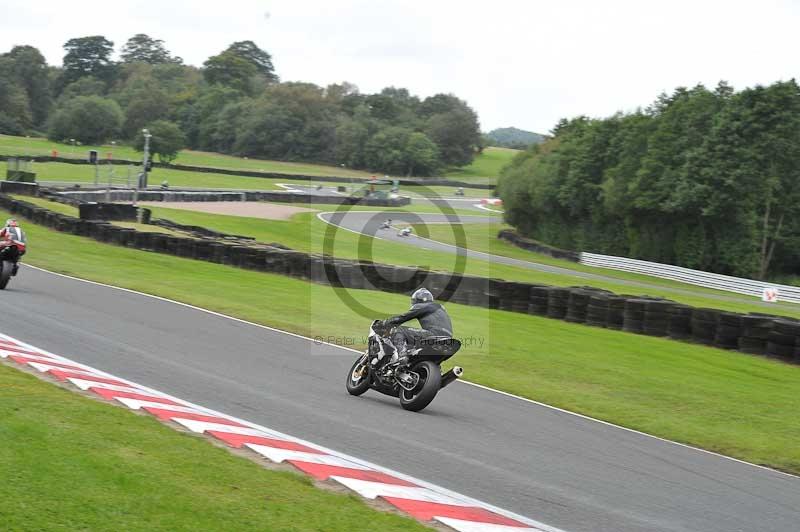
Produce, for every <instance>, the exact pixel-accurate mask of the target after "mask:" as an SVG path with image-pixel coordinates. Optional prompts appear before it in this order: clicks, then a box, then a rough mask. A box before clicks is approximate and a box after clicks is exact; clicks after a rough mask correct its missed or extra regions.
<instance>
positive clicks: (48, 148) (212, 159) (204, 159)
mask: <svg viewBox="0 0 800 532" xmlns="http://www.w3.org/2000/svg"><path fill="white" fill-rule="evenodd" d="M53 150H57V151H58V155H59V156H60V157H70V158H77V159H85V158H88V153H89V150H97V151H98V153H99V154H100V157H101V158H102V159H105V158H106V154H107V153H109V152H112V153H113V154H114V158H116V159H125V160H131V161H139V160H141V158H142V154H141V153H140V152H137V151H135V150H134V149H133V148H131V147H129V146H125V145H117V146H111V145H110V144H107V145H104V146H71V145H69V144H61V143H58V142H52V141H49V140H47V139H43V138H38V137H30V138H29V137H12V136H8V135H0V154H3V155H50V153H51V152H52V151H53ZM175 163H179V164H188V165H192V166H207V167H210V168H227V169H233V170H255V171H260V172H281V173H285V174H303V175H319V176H344V177H361V178H367V177H369V176H370V175H371V174H370V173H369V172H362V171H360V170H351V169H348V168H341V167H338V166H327V165H321V164H307V163H290V162H283V161H266V160H261V159H246V158H242V157H232V156H230V155H223V154H220V153H211V152H202V151H193V150H183V151H181V153H180V155H179V156H178V158H177V159H176V160H175Z"/></svg>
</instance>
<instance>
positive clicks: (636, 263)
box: [580, 252, 800, 303]
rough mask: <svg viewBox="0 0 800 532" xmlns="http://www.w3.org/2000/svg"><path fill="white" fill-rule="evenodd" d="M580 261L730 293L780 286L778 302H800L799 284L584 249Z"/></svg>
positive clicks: (750, 293)
mask: <svg viewBox="0 0 800 532" xmlns="http://www.w3.org/2000/svg"><path fill="white" fill-rule="evenodd" d="M580 263H581V264H585V265H587V266H596V267H598V268H610V269H613V270H622V271H626V272H632V273H641V274H644V275H651V276H653V277H660V278H662V279H672V280H673V281H680V282H683V283H688V284H694V285H698V286H703V287H706V288H715V289H717V290H725V291H727V292H736V293H737V294H745V295H748V296H754V297H758V298H761V296H762V294H763V292H764V289H765V288H770V289H774V288H777V289H778V294H779V295H778V300H779V301H788V302H790V303H800V287H798V286H788V285H783V284H773V283H766V282H763V281H754V280H752V279H742V278H741V277H731V276H729V275H720V274H718V273H709V272H702V271H700V270H691V269H689V268H682V267H680V266H672V265H670V264H660V263H658V262H648V261H646V260H637V259H627V258H625V257H612V256H610V255H598V254H596V253H584V252H581V254H580Z"/></svg>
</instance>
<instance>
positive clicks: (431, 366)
mask: <svg viewBox="0 0 800 532" xmlns="http://www.w3.org/2000/svg"><path fill="white" fill-rule="evenodd" d="M411 371H413V372H414V373H416V374H418V375H419V382H418V383H417V385H416V386H415V387H414V389H413V390H411V391H409V390H405V389H403V390H401V391H400V406H402V407H403V408H405V409H406V410H410V411H411V412H419V411H420V410H422V409H423V408H425V407H426V406H428V405H429V404H431V401H433V398H434V397H436V394H437V393H438V392H439V388H441V387H442V370H441V368H440V367H439V364H435V363H433V362H430V361H428V360H423V361H422V362H420V363H418V364H415V365H414V367H412V368H411Z"/></svg>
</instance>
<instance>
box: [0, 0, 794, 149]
mask: <svg viewBox="0 0 800 532" xmlns="http://www.w3.org/2000/svg"><path fill="white" fill-rule="evenodd" d="M799 23H800V1H797V0H795V1H792V0H760V1H755V0H753V1H750V2H742V1H739V0H727V1H717V0H695V1H686V0H670V1H666V2H665V1H663V0H662V1H660V2H654V1H651V0H639V1H635V0H603V1H598V0H594V1H592V0H548V1H546V2H545V1H540V0H527V1H526V0H494V1H486V0H482V1H480V2H478V1H472V0H461V1H458V0H428V1H425V2H422V1H419V0H417V1H412V0H407V1H401V0H223V1H213V2H212V1H208V0H196V1H172V0H161V1H160V2H152V1H151V2H142V1H135V2H132V1H129V2H126V1H124V0H116V1H112V2H108V1H107V0H103V1H100V0H72V1H70V2H64V1H63V0H61V1H54V0H23V1H19V0H0V52H4V51H8V50H9V49H10V48H11V47H12V46H13V45H15V44H31V45H33V46H36V47H37V48H39V49H40V50H41V51H42V53H43V54H44V55H45V57H46V58H47V60H48V62H49V63H51V64H61V58H62V57H63V55H64V52H63V49H62V48H61V46H62V45H63V43H64V42H66V41H67V40H68V39H69V38H72V37H81V36H86V35H97V34H101V35H105V36H106V37H107V38H109V39H110V40H112V41H114V43H115V45H116V46H117V49H119V47H121V46H122V44H124V42H125V41H126V40H127V39H128V38H129V37H130V36H132V35H133V34H135V33H140V32H141V33H147V34H148V35H150V36H152V37H155V38H159V39H162V40H164V41H165V43H166V46H167V48H168V49H169V50H170V51H171V52H172V53H173V54H175V55H179V56H181V57H183V59H184V61H185V62H187V63H189V64H193V65H198V66H199V65H201V64H202V63H203V61H204V60H205V59H206V58H207V57H208V56H210V55H213V54H216V53H219V52H220V51H221V50H223V49H224V48H225V47H227V45H228V44H230V43H231V42H233V41H237V40H247V39H249V40H253V41H255V42H256V43H257V44H258V45H259V46H261V47H262V48H264V49H265V50H267V51H268V52H270V53H271V54H272V56H273V62H274V64H275V68H276V71H277V73H278V75H279V76H280V77H281V79H282V80H285V81H290V80H302V81H310V82H313V83H317V84H319V85H323V86H324V85H327V84H328V83H334V82H340V81H344V80H346V81H350V82H352V83H355V84H356V85H358V86H359V88H360V89H361V91H362V92H375V91H378V90H380V89H381V88H382V87H385V86H389V85H394V86H400V87H407V88H408V89H409V90H410V91H411V92H412V93H414V94H417V95H419V96H422V97H425V96H429V95H431V94H435V93H437V92H453V93H455V94H456V95H458V96H459V97H461V98H463V99H465V100H467V102H468V103H469V104H470V105H471V106H472V107H473V108H474V109H475V110H476V111H477V112H478V115H479V116H480V119H481V125H482V128H483V129H484V130H486V131H488V130H490V129H493V128H496V127H505V126H516V127H520V128H523V129H529V130H533V131H536V132H540V133H545V132H547V131H549V130H550V129H551V128H552V126H553V125H554V124H555V122H556V121H557V120H558V119H559V118H561V117H572V116H576V115H580V114H586V115H589V116H607V115H610V114H613V113H614V112H615V111H618V110H633V109H635V108H636V107H639V106H641V107H644V106H647V105H648V104H649V103H650V102H652V101H653V100H654V99H655V98H656V96H657V95H658V94H659V93H660V92H661V91H671V90H672V89H674V88H675V87H677V86H681V85H684V86H691V85H694V84H696V83H700V82H702V83H704V84H706V85H708V86H714V85H716V83H717V82H718V81H719V80H720V79H725V80H728V81H729V82H730V83H731V84H732V85H734V87H736V88H742V87H745V86H750V85H754V84H757V83H761V84H768V83H771V82H773V81H777V80H779V79H789V78H792V77H795V76H797V74H798V66H799V64H800V31H798V27H800V25H799Z"/></svg>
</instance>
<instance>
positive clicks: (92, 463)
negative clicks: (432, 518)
mask: <svg viewBox="0 0 800 532" xmlns="http://www.w3.org/2000/svg"><path fill="white" fill-rule="evenodd" d="M6 332H9V331H6ZM0 441H2V442H3V444H2V445H0V478H2V479H3V485H4V486H5V487H7V488H8V490H7V491H6V493H5V494H4V495H3V500H2V502H0V523H2V525H1V526H0V528H2V529H3V530H9V531H12V530H20V531H22V530H64V531H66V530H131V531H133V530H136V531H139V530H141V531H148V532H149V531H173V530H185V531H191V530H298V531H299V530H308V531H318V530H334V531H341V532H345V531H350V530H363V531H365V532H366V531H372V530H397V531H401V530H403V531H406V530H420V531H422V530H429V529H428V528H426V527H424V526H422V525H421V524H419V523H416V522H414V521H412V520H411V519H407V518H404V517H401V516H399V515H396V514H391V513H386V512H378V511H376V510H373V509H371V508H369V507H368V506H367V505H366V504H365V503H364V502H363V501H361V500H359V499H358V498H357V497H355V496H352V495H344V494H338V493H332V492H330V491H326V490H321V489H318V488H316V487H315V486H314V485H313V484H312V482H311V481H310V480H309V479H308V478H307V477H305V476H302V475H300V474H298V473H294V472H290V471H274V470H268V469H265V468H263V467H261V466H260V465H258V464H256V463H254V462H251V461H250V460H246V459H243V458H241V457H237V456H234V455H233V454H232V453H230V452H228V451H227V450H225V449H222V448H220V447H217V446H215V445H212V444H211V443H210V442H208V441H205V439H203V438H200V437H196V436H194V435H189V434H186V433H182V432H178V431H175V430H173V429H171V428H169V427H166V426H164V425H163V424H162V423H160V422H158V421H157V420H156V419H155V418H151V417H148V416H140V415H135V414H134V413H132V412H130V411H127V410H125V409H122V408H119V407H115V406H112V405H110V404H104V403H101V402H99V401H95V400H92V399H89V398H87V397H82V396H80V395H78V394H77V393H74V392H72V391H68V390H65V389H63V388H59V387H57V386H54V385H52V384H49V383H46V382H42V381H40V380H39V379H37V378H35V377H33V376H32V375H29V374H26V373H23V372H21V371H18V370H16V369H12V368H11V367H9V366H6V365H4V364H1V363H0Z"/></svg>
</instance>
